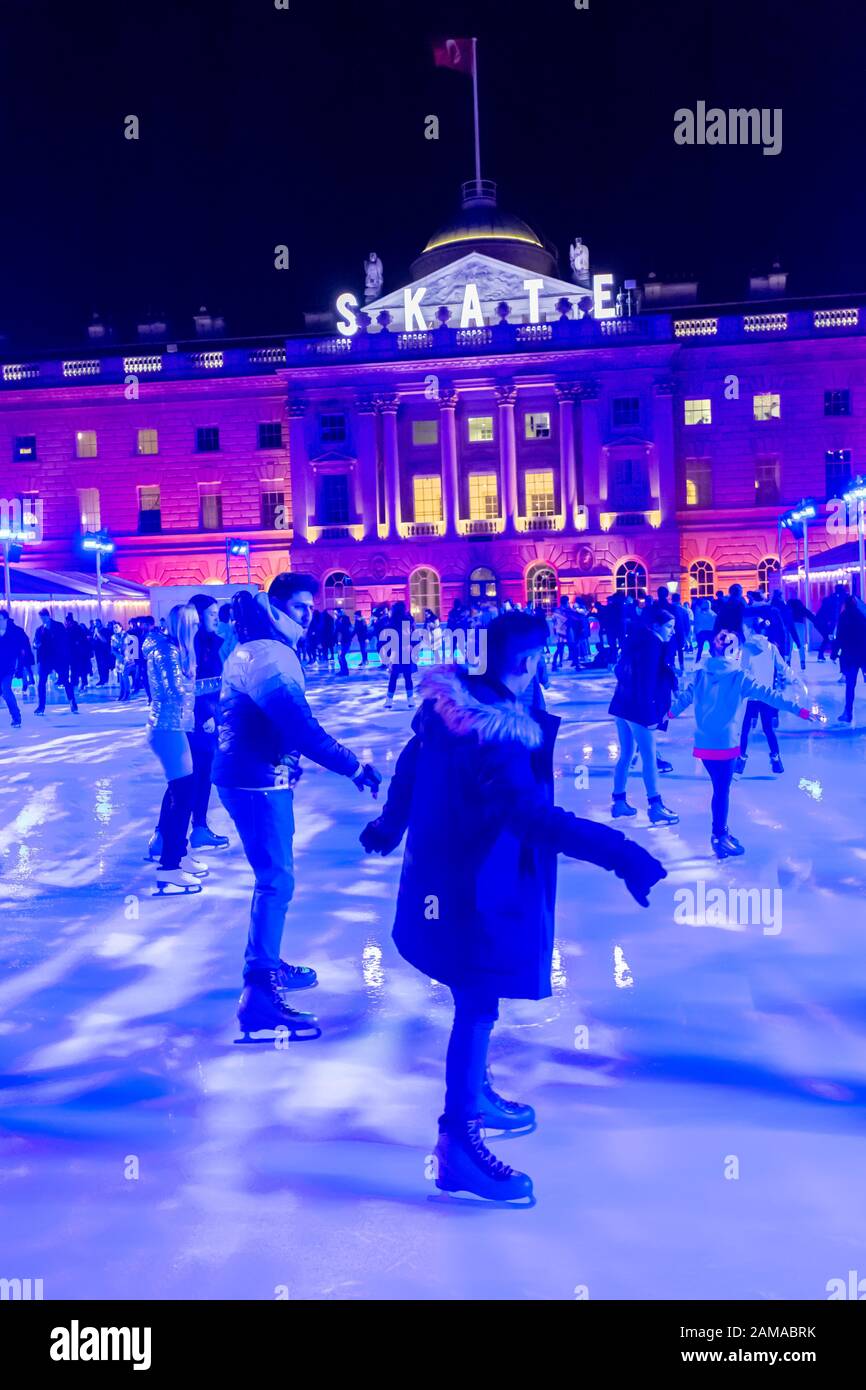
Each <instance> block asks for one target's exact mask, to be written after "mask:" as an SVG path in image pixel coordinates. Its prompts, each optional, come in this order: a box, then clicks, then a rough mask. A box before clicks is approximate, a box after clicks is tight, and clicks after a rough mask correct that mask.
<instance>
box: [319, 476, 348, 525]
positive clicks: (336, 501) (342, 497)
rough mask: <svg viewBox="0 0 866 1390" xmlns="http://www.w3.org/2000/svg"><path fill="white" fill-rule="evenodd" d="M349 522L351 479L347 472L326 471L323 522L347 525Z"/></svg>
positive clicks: (323, 482)
mask: <svg viewBox="0 0 866 1390" xmlns="http://www.w3.org/2000/svg"><path fill="white" fill-rule="evenodd" d="M348 522H349V479H348V478H347V476H346V474H345V473H326V474H325V475H324V477H323V478H322V524H323V525H324V526H346V525H348Z"/></svg>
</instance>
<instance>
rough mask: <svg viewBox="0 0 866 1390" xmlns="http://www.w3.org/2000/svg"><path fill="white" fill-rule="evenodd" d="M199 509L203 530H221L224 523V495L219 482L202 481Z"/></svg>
mask: <svg viewBox="0 0 866 1390" xmlns="http://www.w3.org/2000/svg"><path fill="white" fill-rule="evenodd" d="M199 492H200V496H199V510H200V514H201V529H202V530H203V531H221V530H222V525H223V497H222V491H221V490H220V486H219V483H202V484H200V488H199Z"/></svg>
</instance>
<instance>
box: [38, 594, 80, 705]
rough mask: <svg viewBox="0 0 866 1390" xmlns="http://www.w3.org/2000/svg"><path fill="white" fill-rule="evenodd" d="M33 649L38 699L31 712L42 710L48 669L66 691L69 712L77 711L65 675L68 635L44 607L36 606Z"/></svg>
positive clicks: (69, 682)
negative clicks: (37, 613)
mask: <svg viewBox="0 0 866 1390" xmlns="http://www.w3.org/2000/svg"><path fill="white" fill-rule="evenodd" d="M33 645H34V647H35V649H36V665H37V667H38V670H39V682H38V686H37V690H38V703H37V706H36V709H35V710H34V714H44V713H45V694H46V689H47V686H48V677H49V676H50V675H51V673H52V672H54V674H55V675H56V676H57V684H58V685H59V686H60V687H61V688H62V689H63V690H65V691H66V698H67V700H68V701H69V707H70V709H71V710H72V713H73V714H77V713H78V703H77V701H76V699H75V687H74V686H73V684H72V681H71V679H70V675H69V666H70V652H69V635H68V633H67V631H66V628H65V627H64V626H63V624H62V623H58V622H57V621H56V620H55V619H54V618H52V616H51V613H50V612H49V610H48V609H47V608H40V610H39V627H38V628H37V629H36V634H35V636H34V638H33Z"/></svg>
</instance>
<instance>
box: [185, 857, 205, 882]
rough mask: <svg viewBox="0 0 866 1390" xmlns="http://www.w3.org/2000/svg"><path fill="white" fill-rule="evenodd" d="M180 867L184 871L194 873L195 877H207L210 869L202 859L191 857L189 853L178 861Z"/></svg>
mask: <svg viewBox="0 0 866 1390" xmlns="http://www.w3.org/2000/svg"><path fill="white" fill-rule="evenodd" d="M180 867H181V868H182V869H183V871H184V873H187V874H195V876H196V878H207V876H208V874H209V873H210V869H209V868H208V866H207V864H206V863H205V862H204V860H203V859H193V857H192V855H191V854H185V855H184V856H183V859H181V861H180Z"/></svg>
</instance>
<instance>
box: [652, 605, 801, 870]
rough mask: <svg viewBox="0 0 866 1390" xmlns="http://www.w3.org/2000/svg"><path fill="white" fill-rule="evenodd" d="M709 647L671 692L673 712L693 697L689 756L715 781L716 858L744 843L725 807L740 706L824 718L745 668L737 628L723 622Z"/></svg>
mask: <svg viewBox="0 0 866 1390" xmlns="http://www.w3.org/2000/svg"><path fill="white" fill-rule="evenodd" d="M710 652H711V655H710V656H708V657H707V658H706V660H705V661H704V662H703V663H702V664H701V665H700V666H698V667H697V668H696V670H695V671H694V673H693V675H692V677H691V679H690V680H689V681H687V682H686V684H685V686H684V687H683V688H682V690H680V691H679V693H678V694H677V695H676V696H675V697H674V700H673V703H672V706H671V713H672V714H675V715H676V714H681V713H682V712H683V710H684V709H687V708H688V706H689V705H690V704H692V703H694V707H695V747H694V753H693V756H694V757H695V758H700V760H701V762H702V763H703V765H704V768H705V769H706V772H707V775H708V777H709V778H710V781H711V782H712V784H713V798H712V817H713V825H712V841H711V842H712V847H713V851H714V853H715V855H716V857H717V858H718V859H728V858H729V857H731V856H732V855H738V854H743V853H745V849H744V846H743V845H742V844H741V843H740V841H739V840H737V839H736V838H735V837H734V836H733V835H732V834H731V833H730V831H729V830H728V809H729V806H730V800H731V782H732V781H733V777H734V766H735V763H736V760H737V758H738V757H739V756H740V731H741V729H742V726H743V712H744V710H745V708H746V706H747V704H748V702H749V701H750V700H753V701H758V702H760V703H761V704H763V705H771V706H772V707H773V709H785V710H788V711H790V713H791V714H797V715H799V716H800V718H801V719H809V720H811V721H812V722H814V723H821V722H823V721H822V720H821V718H820V716H818V715H812V714H810V712H809V710H807V709H803V708H802V707H801V704H800V701H799V700H789V699H788V697H787V696H786V695H784V694H783V693H781V692H779V691H776V690H772V689H771V688H770V687H769V686H765V685H760V684H759V683H758V681H756V680H755V678H754V677H753V676H750V675H748V674H747V673H746V671H744V670H743V667H742V664H741V657H742V645H741V640H740V635H739V633H738V632H735V631H732V630H730V629H728V628H721V629H720V630H719V631H718V632H717V633H716V634H715V635H714V637H713V643H712V647H711V648H710Z"/></svg>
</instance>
